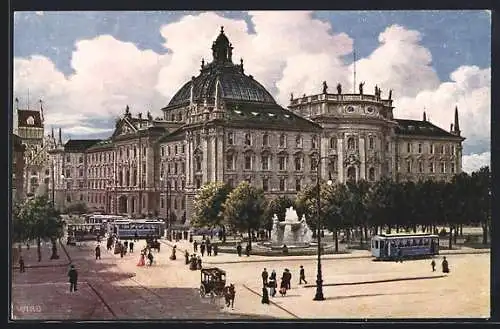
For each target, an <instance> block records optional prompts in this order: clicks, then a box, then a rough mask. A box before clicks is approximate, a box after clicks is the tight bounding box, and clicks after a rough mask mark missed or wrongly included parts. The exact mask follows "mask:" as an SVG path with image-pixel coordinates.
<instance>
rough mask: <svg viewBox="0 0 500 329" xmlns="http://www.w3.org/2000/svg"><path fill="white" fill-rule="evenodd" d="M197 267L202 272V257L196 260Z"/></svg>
mask: <svg viewBox="0 0 500 329" xmlns="http://www.w3.org/2000/svg"><path fill="white" fill-rule="evenodd" d="M196 265H197V269H198V270H201V257H200V256H198V259H196Z"/></svg>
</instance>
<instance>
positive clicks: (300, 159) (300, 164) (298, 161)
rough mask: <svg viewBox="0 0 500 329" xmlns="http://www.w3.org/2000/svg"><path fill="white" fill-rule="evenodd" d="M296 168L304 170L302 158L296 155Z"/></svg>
mask: <svg viewBox="0 0 500 329" xmlns="http://www.w3.org/2000/svg"><path fill="white" fill-rule="evenodd" d="M295 170H297V171H300V170H302V158H301V157H299V156H297V157H295Z"/></svg>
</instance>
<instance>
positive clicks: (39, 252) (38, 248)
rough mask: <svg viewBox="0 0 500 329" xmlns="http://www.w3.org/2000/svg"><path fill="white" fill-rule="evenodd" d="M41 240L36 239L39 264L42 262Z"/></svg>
mask: <svg viewBox="0 0 500 329" xmlns="http://www.w3.org/2000/svg"><path fill="white" fill-rule="evenodd" d="M41 244H42V239H40V238H39V237H38V238H36V247H37V254H38V261H39V262H41V261H42V246H41Z"/></svg>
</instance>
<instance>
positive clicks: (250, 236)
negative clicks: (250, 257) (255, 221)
mask: <svg viewBox="0 0 500 329" xmlns="http://www.w3.org/2000/svg"><path fill="white" fill-rule="evenodd" d="M248 245H249V246H250V250H252V230H251V229H248Z"/></svg>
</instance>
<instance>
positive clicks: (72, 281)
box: [68, 265, 78, 292]
mask: <svg viewBox="0 0 500 329" xmlns="http://www.w3.org/2000/svg"><path fill="white" fill-rule="evenodd" d="M68 277H69V292H73V291H77V290H78V288H77V287H76V285H77V283H78V272H77V271H76V269H75V265H71V267H70V270H69V272H68Z"/></svg>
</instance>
